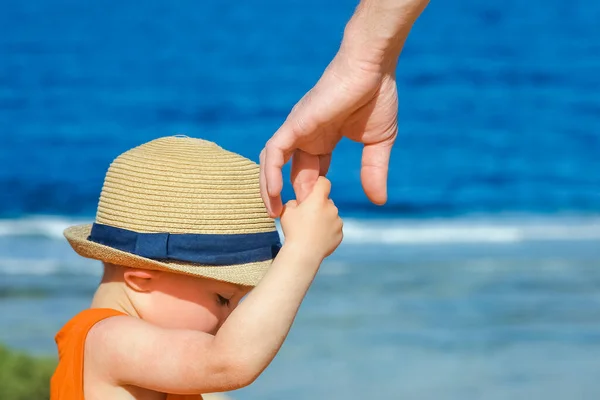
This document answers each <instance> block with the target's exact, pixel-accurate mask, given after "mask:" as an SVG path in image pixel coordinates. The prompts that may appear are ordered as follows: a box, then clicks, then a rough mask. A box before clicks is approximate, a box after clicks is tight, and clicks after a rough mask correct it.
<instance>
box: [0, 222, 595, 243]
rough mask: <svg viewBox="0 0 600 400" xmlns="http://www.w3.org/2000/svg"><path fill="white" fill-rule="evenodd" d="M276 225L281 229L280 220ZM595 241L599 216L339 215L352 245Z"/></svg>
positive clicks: (7, 227) (8, 232) (8, 228)
mask: <svg viewBox="0 0 600 400" xmlns="http://www.w3.org/2000/svg"><path fill="white" fill-rule="evenodd" d="M86 222H88V223H89V222H91V219H90V220H81V219H71V218H68V217H54V216H51V217H28V218H22V219H4V220H0V238H2V237H4V238H7V237H13V238H16V237H39V238H45V239H59V240H64V237H63V230H64V229H65V228H66V227H68V226H71V225H75V224H80V223H86ZM277 226H278V229H279V230H280V232H281V228H280V226H279V224H277ZM578 240H600V216H582V217H533V216H524V217H511V218H508V217H506V218H505V217H486V218H483V217H482V218H449V219H423V220H408V219H404V220H403V219H356V218H346V219H345V220H344V242H346V243H353V244H361V243H364V244H382V245H385V244H413V245H417V244H419V245H427V244H445V243H447V244H452V243H465V244H468V243H473V244H476V243H515V242H526V241H578Z"/></svg>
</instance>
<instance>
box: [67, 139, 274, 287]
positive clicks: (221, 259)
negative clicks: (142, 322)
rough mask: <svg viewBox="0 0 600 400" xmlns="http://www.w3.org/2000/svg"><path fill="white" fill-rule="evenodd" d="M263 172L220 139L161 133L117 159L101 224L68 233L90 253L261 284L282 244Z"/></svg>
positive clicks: (99, 215)
mask: <svg viewBox="0 0 600 400" xmlns="http://www.w3.org/2000/svg"><path fill="white" fill-rule="evenodd" d="M258 176H259V168H258V165H257V164H256V163H254V162H252V161H251V160H248V159H247V158H244V157H242V156H240V155H238V154H235V153H232V152H229V151H227V150H224V149H222V148H221V147H219V146H217V145H216V144H215V143H212V142H209V141H205V140H201V139H193V138H189V137H185V136H184V137H182V136H171V137H164V138H160V139H156V140H153V141H151V142H148V143H146V144H143V145H141V146H138V147H136V148H133V149H131V150H129V151H127V152H125V153H123V154H121V155H120V156H119V157H117V158H116V159H115V160H114V161H113V163H112V164H111V165H110V167H109V169H108V172H107V174H106V178H105V180H104V186H103V188H102V193H101V195H100V201H99V203H98V211H97V214H96V221H95V223H94V224H89V225H78V226H72V227H69V228H67V229H66V230H65V232H64V235H65V237H66V238H67V240H68V241H69V243H70V244H71V246H72V247H73V249H74V250H75V251H76V252H77V253H78V254H79V255H81V256H83V257H87V258H92V259H96V260H101V261H104V262H107V263H111V264H117V265H124V266H128V267H135V268H145V269H155V270H165V271H171V272H178V273H184V274H188V275H193V276H202V277H207V278H212V279H217V280H221V281H226V282H231V283H236V284H240V285H247V286H255V285H256V284H257V283H258V282H259V280H260V279H261V278H262V276H263V275H264V273H265V272H266V270H267V268H268V267H269V265H270V264H271V262H272V259H273V258H274V256H275V255H276V253H277V251H278V250H279V248H280V241H279V235H278V233H277V230H276V227H275V223H274V221H273V219H271V218H270V217H269V216H268V214H267V211H266V209H265V206H264V204H263V202H262V199H261V197H260V190H259V182H258Z"/></svg>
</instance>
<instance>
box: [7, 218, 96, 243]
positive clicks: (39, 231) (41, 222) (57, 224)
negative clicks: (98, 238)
mask: <svg viewBox="0 0 600 400" xmlns="http://www.w3.org/2000/svg"><path fill="white" fill-rule="evenodd" d="M86 222H87V223H90V222H91V220H88V221H86V220H78V219H73V218H69V217H61V216H35V217H24V218H15V219H0V237H3V236H4V237H7V236H8V237H18V236H26V237H43V238H48V239H63V238H64V236H63V231H64V230H65V229H66V228H67V227H69V226H71V225H78V224H83V223H86Z"/></svg>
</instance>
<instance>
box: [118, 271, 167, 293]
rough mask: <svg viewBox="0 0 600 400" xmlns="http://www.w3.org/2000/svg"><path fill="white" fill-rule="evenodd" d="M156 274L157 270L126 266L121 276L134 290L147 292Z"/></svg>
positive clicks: (150, 288)
mask: <svg viewBox="0 0 600 400" xmlns="http://www.w3.org/2000/svg"><path fill="white" fill-rule="evenodd" d="M158 274H159V271H151V270H144V269H137V268H128V269H127V270H126V271H125V273H124V274H123V278H124V279H125V283H126V284H127V286H129V287H130V288H131V289H133V290H135V291H136V292H149V291H151V290H152V283H153V282H154V281H155V280H156V278H157V275H158Z"/></svg>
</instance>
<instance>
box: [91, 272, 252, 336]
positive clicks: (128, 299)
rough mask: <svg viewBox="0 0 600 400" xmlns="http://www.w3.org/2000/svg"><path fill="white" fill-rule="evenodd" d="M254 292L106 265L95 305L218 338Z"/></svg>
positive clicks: (209, 280)
mask: <svg viewBox="0 0 600 400" xmlns="http://www.w3.org/2000/svg"><path fill="white" fill-rule="evenodd" d="M251 289H252V287H251V286H242V285H238V284H234V283H230V282H223V281H217V280H214V279H208V278H202V277H196V276H190V275H185V274H177V273H172V272H167V271H158V270H147V269H140V268H130V267H123V266H118V265H114V264H108V263H105V264H104V276H103V278H102V283H101V284H100V287H99V288H98V291H97V293H96V298H95V302H96V301H97V302H98V303H99V304H101V305H102V306H104V307H106V306H119V307H121V308H124V309H125V310H127V311H128V312H129V313H131V314H135V315H136V316H138V317H139V318H141V319H143V320H145V321H147V322H150V323H152V324H155V325H158V326H161V327H164V328H171V329H191V330H197V331H202V332H207V333H212V334H215V333H216V331H217V330H218V329H219V328H220V327H221V325H222V324H223V323H224V322H225V320H226V319H227V317H228V316H229V314H231V312H232V311H233V310H234V309H235V308H236V307H237V305H238V304H239V302H240V301H241V299H242V298H243V297H244V296H245V295H246V294H248V292H249V291H250V290H251Z"/></svg>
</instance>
